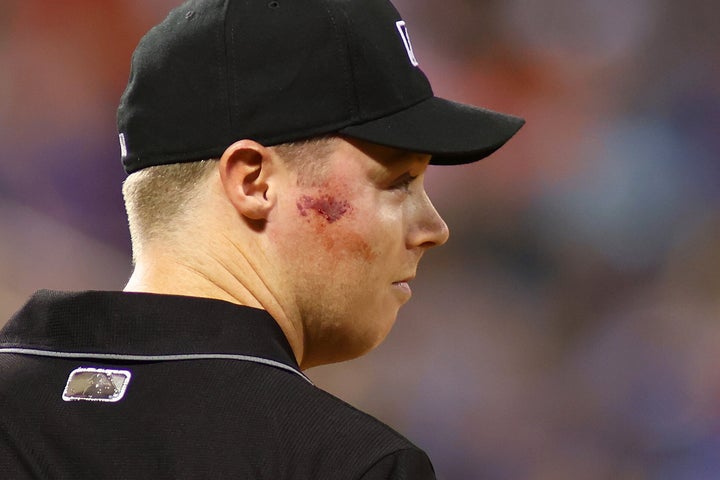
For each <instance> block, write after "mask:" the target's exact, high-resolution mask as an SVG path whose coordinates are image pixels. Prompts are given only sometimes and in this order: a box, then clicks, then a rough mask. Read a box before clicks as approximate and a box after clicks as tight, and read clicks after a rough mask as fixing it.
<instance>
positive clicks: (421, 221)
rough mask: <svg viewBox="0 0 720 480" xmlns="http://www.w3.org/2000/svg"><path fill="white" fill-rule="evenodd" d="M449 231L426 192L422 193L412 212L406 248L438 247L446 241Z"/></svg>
mask: <svg viewBox="0 0 720 480" xmlns="http://www.w3.org/2000/svg"><path fill="white" fill-rule="evenodd" d="M449 237H450V230H449V229H448V226H447V224H446V223H445V221H444V220H443V219H442V217H441V216H440V214H439V213H438V212H437V210H436V209H435V206H434V205H433V204H432V202H431V201H430V197H428V196H427V193H426V192H424V191H423V192H422V196H421V198H419V201H418V204H417V205H416V207H415V209H414V211H413V218H412V221H411V227H410V231H409V233H408V247H411V248H413V247H422V248H425V249H427V248H431V247H438V246H440V245H442V244H444V243H445V242H447V241H448V238H449Z"/></svg>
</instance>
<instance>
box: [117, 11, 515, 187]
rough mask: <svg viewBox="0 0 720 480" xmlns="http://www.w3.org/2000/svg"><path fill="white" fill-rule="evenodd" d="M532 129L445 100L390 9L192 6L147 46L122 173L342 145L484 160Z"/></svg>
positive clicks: (121, 118) (138, 59) (123, 116)
mask: <svg viewBox="0 0 720 480" xmlns="http://www.w3.org/2000/svg"><path fill="white" fill-rule="evenodd" d="M523 124H524V120H523V119H521V118H518V117H515V116H511V115H505V114H502V113H498V112H493V111H491V110H487V109H484V108H479V107H474V106H470V105H464V104H459V103H455V102H452V101H449V100H445V99H442V98H438V97H436V96H435V95H434V94H433V91H432V87H431V86H430V83H429V81H428V79H427V77H426V76H425V74H424V73H423V72H422V71H421V70H420V68H419V66H418V61H417V59H416V57H415V54H414V52H413V49H412V44H411V42H410V37H409V34H408V29H407V25H406V24H405V22H404V21H403V20H402V18H401V17H400V14H399V13H398V12H397V10H396V9H395V7H393V5H392V4H391V3H390V2H389V1H387V0H190V1H187V2H185V3H183V4H182V5H181V6H180V7H178V8H176V9H174V10H173V11H172V12H170V14H169V15H168V17H167V18H166V19H165V20H164V21H163V22H162V23H160V24H159V25H157V26H155V27H154V28H153V29H151V30H150V31H149V32H148V33H147V34H146V35H145V36H144V37H143V39H142V40H141V41H140V43H139V45H138V47H137V49H136V50H135V53H134V54H133V58H132V67H131V73H130V80H129V82H128V85H127V88H126V90H125V92H124V94H123V96H122V98H121V101H120V107H119V109H118V131H119V134H120V144H121V150H122V161H123V166H124V168H125V171H126V172H128V173H132V172H135V171H138V170H141V169H143V168H146V167H149V166H153V165H162V164H170V163H180V162H190V161H196V160H203V159H208V158H218V157H220V156H221V155H222V153H223V152H224V150H225V149H226V148H227V147H228V146H229V145H231V144H232V143H234V142H235V141H237V140H240V139H243V138H249V139H253V140H255V141H257V142H259V143H261V144H264V145H267V146H271V145H277V144H279V143H286V142H292V141H297V140H302V139H305V138H310V137H313V136H318V135H325V134H332V133H337V134H341V135H346V136H348V137H353V138H357V139H361V140H366V141H370V142H373V143H377V144H381V145H386V146H391V147H397V148H402V149H406V150H410V151H415V152H421V153H428V154H431V155H432V156H433V157H432V160H431V163H433V164H446V165H450V164H462V163H469V162H473V161H476V160H480V159H481V158H484V157H486V156H488V155H490V154H491V153H492V152H494V151H495V150H497V149H498V148H500V147H501V146H502V145H503V144H505V142H507V141H508V140H509V139H510V138H511V137H512V136H513V135H514V134H515V133H516V132H517V131H518V130H519V129H520V127H521V126H522V125H523Z"/></svg>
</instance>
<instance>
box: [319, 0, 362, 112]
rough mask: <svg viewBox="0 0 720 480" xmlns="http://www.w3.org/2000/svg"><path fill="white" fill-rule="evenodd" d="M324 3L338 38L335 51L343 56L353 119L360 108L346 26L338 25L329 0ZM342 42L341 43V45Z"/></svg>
mask: <svg viewBox="0 0 720 480" xmlns="http://www.w3.org/2000/svg"><path fill="white" fill-rule="evenodd" d="M323 3H324V5H325V11H326V12H327V14H328V18H329V19H330V22H331V23H332V26H333V29H334V30H335V35H336V36H337V37H338V39H339V40H340V41H339V42H338V46H337V51H338V54H339V56H340V58H344V59H345V62H344V64H343V71H344V73H345V75H344V83H345V92H349V95H348V98H347V101H348V104H349V105H348V109H349V110H350V117H351V118H353V119H356V118H358V117H359V114H360V109H359V108H358V105H359V103H360V102H359V100H360V99H359V98H358V94H357V88H356V85H355V72H354V69H353V68H352V65H353V63H352V59H351V54H350V40H349V38H348V34H347V32H348V30H349V29H348V28H344V29H343V28H341V27H340V26H339V25H338V22H337V20H336V18H335V15H334V14H333V11H332V9H331V8H330V6H329V2H323ZM342 13H344V14H345V15H343V17H344V21H345V23H346V24H347V23H348V18H347V12H345V11H342ZM341 43H342V45H341ZM343 47H344V48H343Z"/></svg>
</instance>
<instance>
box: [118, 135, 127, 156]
mask: <svg viewBox="0 0 720 480" xmlns="http://www.w3.org/2000/svg"><path fill="white" fill-rule="evenodd" d="M118 138H119V139H120V155H122V156H123V158H125V157H127V153H128V152H127V145H126V144H125V134H124V133H121V134H120V135H119V136H118Z"/></svg>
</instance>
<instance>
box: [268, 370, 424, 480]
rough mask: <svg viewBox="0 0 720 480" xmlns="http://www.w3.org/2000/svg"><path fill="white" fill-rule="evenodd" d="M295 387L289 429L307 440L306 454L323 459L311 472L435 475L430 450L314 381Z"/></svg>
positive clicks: (419, 479) (418, 478)
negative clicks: (313, 382)
mask: <svg viewBox="0 0 720 480" xmlns="http://www.w3.org/2000/svg"><path fill="white" fill-rule="evenodd" d="M296 393H297V395H295V396H294V397H295V398H293V399H292V400H290V402H288V405H286V406H284V407H282V408H288V409H289V412H292V414H291V415H290V416H288V417H285V418H287V421H288V424H287V425H285V428H287V430H286V431H287V433H288V435H290V436H297V439H299V440H300V444H302V445H304V447H303V450H304V453H303V456H308V457H313V458H316V459H318V460H319V459H322V460H321V461H319V462H318V463H317V464H315V465H314V467H313V468H316V469H318V470H316V471H314V472H312V474H310V476H309V477H308V478H333V479H340V478H348V479H351V478H352V479H362V480H372V479H397V480H401V479H413V480H425V479H428V480H429V479H434V478H435V476H434V474H433V468H432V465H431V463H430V460H429V459H428V457H427V455H426V454H425V452H423V451H422V450H421V449H420V448H418V447H417V446H416V445H414V444H413V443H412V442H411V441H410V440H408V439H407V438H405V437H404V436H403V435H401V434H400V433H398V432H397V431H395V430H394V429H393V428H391V427H390V426H388V425H387V424H385V423H384V422H382V421H380V420H378V419H377V418H375V417H373V416H371V415H369V414H367V413H365V412H363V411H361V410H359V409H357V408H355V407H353V406H352V405H350V404H348V403H346V402H344V401H342V400H340V399H339V398H337V397H335V396H334V395H332V394H330V393H328V392H326V391H324V390H322V389H320V388H317V387H315V386H312V385H310V384H306V385H298V389H297V391H296ZM302 463H303V462H302V461H299V462H298V463H297V464H298V465H299V464H302Z"/></svg>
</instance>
